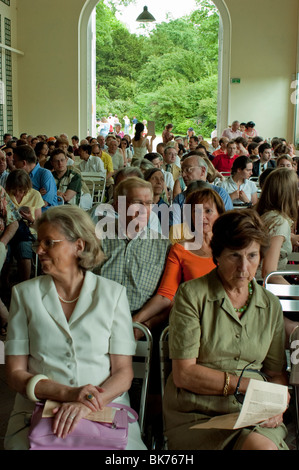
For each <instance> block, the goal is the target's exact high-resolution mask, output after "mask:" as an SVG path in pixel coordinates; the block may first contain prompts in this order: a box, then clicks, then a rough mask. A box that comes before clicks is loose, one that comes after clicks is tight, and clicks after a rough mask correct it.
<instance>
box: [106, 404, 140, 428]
mask: <svg viewBox="0 0 299 470" xmlns="http://www.w3.org/2000/svg"><path fill="white" fill-rule="evenodd" d="M107 406H110V407H111V408H117V409H118V410H126V411H127V412H128V421H129V423H135V421H137V420H138V414H137V413H136V411H135V410H133V408H131V407H130V406H127V405H122V404H121V403H120V404H118V403H109V404H108V405H107ZM129 413H131V414H132V415H133V416H134V418H131V417H130V416H129Z"/></svg>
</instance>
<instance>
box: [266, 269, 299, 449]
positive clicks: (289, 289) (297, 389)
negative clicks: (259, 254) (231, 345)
mask: <svg viewBox="0 0 299 470" xmlns="http://www.w3.org/2000/svg"><path fill="white" fill-rule="evenodd" d="M296 273H299V269H298V265H290V266H288V269H286V270H278V271H273V272H271V273H270V274H268V275H267V276H266V277H265V279H264V287H265V288H266V289H267V290H269V291H270V292H272V294H274V295H276V296H277V297H278V298H279V300H280V303H281V307H282V311H283V313H284V314H287V316H288V318H292V315H293V316H294V315H295V314H298V313H299V285H295V284H271V283H270V279H271V277H273V276H277V275H280V276H283V277H284V276H294V274H296ZM295 333H296V335H295V334H294V335H292V342H293V341H294V340H297V341H298V340H299V328H297V330H295ZM292 344H293V346H296V344H297V343H292ZM298 345H299V341H298ZM294 350H296V347H294V348H293V349H292V348H290V350H289V349H288V350H287V351H286V355H287V360H288V367H287V370H288V372H289V384H290V386H292V387H293V390H294V401H295V409H296V413H295V414H296V416H295V425H296V443H297V450H298V449H299V405H298V403H299V402H298V400H299V364H296V362H297V361H296V362H294V360H292V358H293V355H295V356H296V353H295V351H294ZM298 363H299V357H298Z"/></svg>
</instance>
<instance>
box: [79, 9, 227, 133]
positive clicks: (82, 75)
mask: <svg viewBox="0 0 299 470" xmlns="http://www.w3.org/2000/svg"><path fill="white" fill-rule="evenodd" d="M99 1H100V0H86V2H85V4H84V6H83V8H82V11H81V14H80V18H79V35H78V41H79V44H78V51H79V57H78V64H79V67H78V83H79V90H78V91H79V124H78V126H79V135H87V133H88V131H90V133H91V134H92V133H93V129H94V127H93V126H95V124H94V123H93V122H92V121H93V118H92V116H93V115H94V113H95V109H94V108H95V97H94V96H93V87H94V89H95V86H94V79H95V77H94V74H93V73H92V72H91V71H92V70H93V66H92V61H93V59H94V60H95V58H93V57H92V48H91V44H92V41H93V40H94V37H93V21H94V18H93V16H92V14H93V11H94V9H95V7H96V5H97V4H98V3H99ZM212 1H213V3H214V4H215V6H216V7H217V9H218V11H219V15H220V22H219V73H218V112H217V128H218V130H219V131H220V130H221V129H224V128H226V127H227V125H228V123H229V92H230V86H229V85H230V57H231V18H230V14H229V11H228V8H227V5H226V3H225V0H212Z"/></svg>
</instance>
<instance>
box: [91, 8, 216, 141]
mask: <svg viewBox="0 0 299 470" xmlns="http://www.w3.org/2000/svg"><path fill="white" fill-rule="evenodd" d="M197 4H198V9H197V10H196V11H194V12H192V13H191V14H190V15H188V16H186V17H183V18H180V19H176V20H171V21H169V22H163V23H161V24H159V25H157V27H156V28H155V30H153V31H152V32H151V33H150V34H149V35H148V36H137V35H135V34H131V33H130V32H129V31H128V30H127V29H126V27H125V26H124V25H123V24H122V23H121V22H119V21H118V20H117V19H116V18H115V15H114V13H115V9H114V8H113V7H111V5H110V7H109V8H108V6H105V5H104V4H103V3H102V2H100V3H99V4H98V6H97V64H96V70H97V114H98V116H99V117H101V116H105V115H107V114H108V113H109V112H112V113H116V114H118V115H124V114H128V115H129V116H130V117H133V115H136V116H137V117H138V118H139V119H140V120H143V119H147V120H154V121H155V122H156V129H157V130H158V131H159V130H160V131H161V130H162V129H164V126H165V125H166V124H167V123H168V122H172V123H173V124H174V126H175V131H176V132H177V133H186V130H187V128H188V127H190V126H192V127H194V128H195V130H196V132H198V133H202V134H204V135H207V136H208V135H210V132H211V131H212V130H213V128H214V126H215V123H216V116H217V81H218V29H219V16H218V12H217V10H216V8H215V6H214V4H212V2H210V1H209V0H198V1H197Z"/></svg>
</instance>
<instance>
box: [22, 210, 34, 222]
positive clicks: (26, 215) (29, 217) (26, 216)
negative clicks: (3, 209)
mask: <svg viewBox="0 0 299 470" xmlns="http://www.w3.org/2000/svg"><path fill="white" fill-rule="evenodd" d="M20 216H21V217H22V219H25V220H28V222H29V223H30V224H33V223H34V218H33V217H32V215H31V213H30V212H25V211H20Z"/></svg>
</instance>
